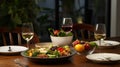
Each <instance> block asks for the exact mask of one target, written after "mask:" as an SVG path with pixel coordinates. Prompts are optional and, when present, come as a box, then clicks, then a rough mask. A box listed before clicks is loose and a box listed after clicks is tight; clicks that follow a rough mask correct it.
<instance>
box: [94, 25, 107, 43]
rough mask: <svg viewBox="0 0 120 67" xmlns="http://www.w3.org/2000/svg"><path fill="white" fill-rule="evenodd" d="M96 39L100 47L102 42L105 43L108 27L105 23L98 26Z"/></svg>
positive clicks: (95, 33)
mask: <svg viewBox="0 0 120 67" xmlns="http://www.w3.org/2000/svg"><path fill="white" fill-rule="evenodd" d="M94 36H95V39H96V40H98V41H99V45H101V40H103V41H104V39H105V38H106V26H105V24H103V23H99V24H96V26H95V32H94Z"/></svg>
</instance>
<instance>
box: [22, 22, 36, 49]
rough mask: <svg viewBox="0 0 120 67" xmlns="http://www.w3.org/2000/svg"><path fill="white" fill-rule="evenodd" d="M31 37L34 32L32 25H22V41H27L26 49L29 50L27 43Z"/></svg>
mask: <svg viewBox="0 0 120 67" xmlns="http://www.w3.org/2000/svg"><path fill="white" fill-rule="evenodd" d="M33 36H34V30H33V25H32V23H23V25H22V37H23V39H24V40H26V41H27V47H28V48H30V46H29V41H30V40H31V39H32V38H33Z"/></svg>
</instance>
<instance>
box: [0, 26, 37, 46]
mask: <svg viewBox="0 0 120 67" xmlns="http://www.w3.org/2000/svg"><path fill="white" fill-rule="evenodd" d="M21 32H22V29H21V27H16V28H14V29H10V28H7V27H2V28H0V34H1V41H2V44H3V45H22V44H25V43H26V41H25V40H24V39H23V38H22V35H21ZM37 42H39V37H38V36H37V35H36V34H34V37H33V39H32V40H31V43H37Z"/></svg>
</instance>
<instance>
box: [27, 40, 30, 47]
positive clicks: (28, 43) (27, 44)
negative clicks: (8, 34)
mask: <svg viewBox="0 0 120 67" xmlns="http://www.w3.org/2000/svg"><path fill="white" fill-rule="evenodd" d="M27 47H28V48H30V46H29V41H28V40H27Z"/></svg>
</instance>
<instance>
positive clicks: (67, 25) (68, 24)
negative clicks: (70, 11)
mask: <svg viewBox="0 0 120 67" xmlns="http://www.w3.org/2000/svg"><path fill="white" fill-rule="evenodd" d="M72 26H73V22H72V18H63V23H62V29H63V30H64V31H66V32H69V31H72Z"/></svg>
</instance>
